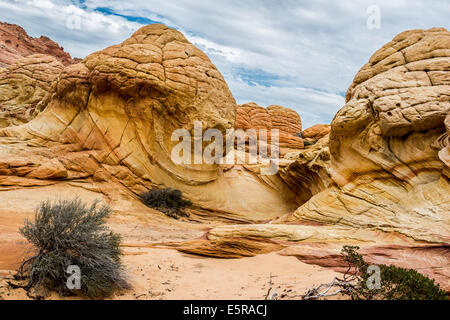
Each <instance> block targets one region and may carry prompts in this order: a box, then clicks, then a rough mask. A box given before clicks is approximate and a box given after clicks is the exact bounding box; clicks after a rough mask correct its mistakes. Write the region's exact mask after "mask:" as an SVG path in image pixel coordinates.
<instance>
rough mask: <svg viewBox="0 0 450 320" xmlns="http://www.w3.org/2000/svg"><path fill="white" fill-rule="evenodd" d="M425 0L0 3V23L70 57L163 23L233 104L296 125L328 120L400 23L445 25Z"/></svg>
mask: <svg viewBox="0 0 450 320" xmlns="http://www.w3.org/2000/svg"><path fill="white" fill-rule="evenodd" d="M449 17H450V6H449V5H448V3H446V1H442V0H439V1H433V0H431V1H430V0H420V1H419V0H417V1H414V0H413V1H406V0H378V1H377V0H369V1H365V0H362V1H361V0H360V1H354V0H353V1H350V0H349V1H347V0H339V1H337V0H336V1H331V0H329V1H324V0H302V1H300V0H297V1H294V0H277V1H275V0H227V1H211V0H158V1H156V0H130V1H123V0H121V1H120V0H0V21H6V22H9V23H15V24H18V25H20V26H22V27H23V28H24V29H25V30H26V31H27V32H28V34H29V35H31V36H33V37H39V36H40V35H46V36H48V37H50V38H51V39H53V40H55V41H56V42H58V43H59V44H60V45H61V46H63V47H64V48H65V50H66V51H67V52H69V53H70V54H71V55H72V56H74V57H80V58H83V57H85V56H87V55H88V54H90V53H92V52H95V51H98V50H101V49H103V48H105V47H107V46H110V45H113V44H118V43H120V42H122V41H123V40H125V39H127V38H128V37H130V35H131V34H132V33H133V32H134V31H136V30H137V29H139V28H140V27H142V26H143V25H146V24H151V23H164V24H166V25H167V26H169V27H172V28H175V29H177V30H179V31H181V32H182V33H184V34H185V36H186V37H187V38H188V39H189V40H190V41H191V42H192V43H194V44H195V45H196V46H197V47H199V48H200V49H202V50H203V51H204V52H205V53H206V54H207V55H208V56H209V57H210V59H211V60H212V62H213V63H214V64H215V65H216V66H217V68H218V69H219V70H220V71H221V72H222V74H223V75H224V77H225V80H226V81H227V83H228V86H229V87H230V90H231V92H232V93H233V95H234V97H235V99H236V101H237V103H239V104H242V103H246V102H251V101H253V102H256V103H258V104H259V105H262V106H268V105H272V104H278V105H282V106H285V107H289V108H292V109H294V110H296V111H297V112H298V113H299V114H300V116H301V117H302V121H303V127H304V128H307V127H309V126H311V125H314V124H317V123H330V122H331V120H332V118H333V116H334V115H335V114H336V112H337V111H338V110H339V109H340V108H341V107H342V106H343V105H344V103H345V99H344V96H345V92H346V90H347V88H348V87H349V86H350V84H351V83H352V80H353V78H354V76H355V74H356V73H357V72H358V70H359V69H360V68H361V67H362V66H363V65H364V64H365V63H366V62H367V61H368V60H369V58H370V56H371V55H372V54H373V53H374V52H375V51H376V50H378V49H379V48H380V47H381V46H383V45H384V44H385V43H387V42H389V41H391V40H392V38H393V37H395V35H397V34H398V33H400V32H402V31H405V30H409V29H428V28H432V27H444V28H447V29H450V19H449Z"/></svg>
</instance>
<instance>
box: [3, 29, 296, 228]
mask: <svg viewBox="0 0 450 320" xmlns="http://www.w3.org/2000/svg"><path fill="white" fill-rule="evenodd" d="M43 107H45V110H44V111H43V112H42V113H40V114H39V115H38V116H37V117H36V118H35V119H33V120H32V121H31V122H29V123H28V124H26V125H22V126H18V127H10V128H5V129H3V130H2V131H0V135H2V136H4V137H9V138H8V139H9V140H8V141H10V140H11V139H18V140H19V141H29V142H27V144H28V145H32V146H33V148H24V149H19V148H18V149H15V148H9V147H8V148H3V149H2V148H0V157H2V158H3V160H2V161H3V162H4V166H6V167H8V168H12V167H14V170H9V169H8V171H7V176H6V177H4V179H3V182H2V184H3V185H14V184H19V185H42V184H48V183H55V181H54V179H63V180H72V181H73V180H77V183H81V184H84V185H85V187H88V188H90V189H96V190H98V191H99V192H102V193H108V190H110V192H114V190H115V188H114V187H113V186H114V185H117V188H125V189H126V190H128V191H129V192H131V196H133V197H136V195H137V194H139V193H141V192H143V191H145V190H147V189H149V188H151V187H155V186H159V187H164V186H165V187H172V188H176V189H179V190H181V191H183V193H184V194H185V196H186V197H187V198H189V199H190V200H192V201H193V202H194V204H195V205H197V206H200V207H201V208H206V209H209V210H217V211H220V212H226V213H227V214H230V215H237V216H241V217H242V216H243V217H248V218H250V219H261V220H263V219H267V218H271V217H275V216H277V215H279V214H283V213H288V212H290V211H292V210H293V209H294V208H295V204H296V203H295V202H294V201H295V200H294V197H293V195H292V194H291V192H290V191H289V190H288V188H287V186H285V184H284V183H283V182H282V180H281V179H279V178H278V177H276V176H274V177H267V178H261V177H260V176H259V168H251V169H248V168H246V167H245V166H240V165H239V166H232V167H231V168H230V167H229V166H226V167H223V166H220V165H217V164H205V163H203V164H186V163H182V164H179V163H175V162H174V161H173V160H172V158H171V152H172V150H173V148H174V147H175V146H176V145H178V144H179V141H172V134H173V133H174V131H175V130H185V132H189V133H190V134H191V136H192V137H193V135H194V123H195V122H196V121H199V122H201V123H202V126H203V130H204V131H205V130H207V129H210V128H214V129H218V130H220V131H221V132H222V133H223V139H224V141H225V134H226V131H227V129H232V128H233V127H234V122H235V119H236V108H237V106H236V103H235V100H234V98H233V96H232V94H231V92H230V91H229V89H228V86H227V84H226V83H225V81H224V79H223V77H222V75H221V74H220V72H219V71H218V70H217V69H216V67H215V66H214V65H213V64H212V63H211V61H210V60H209V58H208V57H207V56H206V55H205V54H204V53H203V52H202V51H200V50H199V49H198V48H196V47H195V46H194V45H192V44H191V43H190V42H189V41H187V40H186V38H185V37H184V36H183V35H182V34H181V33H179V32H178V31H176V30H173V29H170V28H168V27H166V26H163V25H159V24H153V25H150V26H146V27H143V28H141V29H140V30H138V31H137V32H136V33H134V34H133V35H132V37H131V38H130V39H128V40H126V41H124V42H123V43H121V44H119V45H115V46H111V47H109V48H106V49H104V50H102V51H99V52H96V53H93V54H91V55H89V56H88V57H86V58H85V59H84V60H83V61H82V62H81V63H79V64H75V65H71V66H68V67H66V68H65V69H64V70H63V71H62V73H61V74H60V75H59V77H58V79H57V80H56V81H55V83H54V86H53V87H52V89H51V91H50V93H49V95H48V96H47V97H46V99H44V101H43ZM192 151H194V148H192ZM8 159H14V161H16V162H18V163H15V164H14V165H11V164H8V161H9V160H8ZM19 159H20V160H19ZM191 159H193V158H191ZM11 161H12V160H11ZM255 170H256V171H255ZM80 179H82V180H80ZM261 199H264V201H261Z"/></svg>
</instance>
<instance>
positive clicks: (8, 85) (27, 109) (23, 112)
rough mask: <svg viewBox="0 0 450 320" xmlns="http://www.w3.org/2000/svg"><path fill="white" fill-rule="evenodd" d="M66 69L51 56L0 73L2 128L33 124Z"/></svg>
mask: <svg viewBox="0 0 450 320" xmlns="http://www.w3.org/2000/svg"><path fill="white" fill-rule="evenodd" d="M63 68H64V66H63V65H62V64H61V63H60V62H59V61H58V60H56V58H54V57H52V56H48V55H43V54H34V55H30V56H28V57H26V58H22V59H20V60H18V61H16V62H15V63H13V64H12V65H11V66H9V67H8V68H6V69H4V71H2V72H0V110H1V113H0V127H7V126H9V125H19V124H23V123H26V122H28V121H30V120H31V119H32V118H33V116H34V114H35V111H40V110H36V107H37V105H38V104H39V103H40V102H41V100H42V99H43V98H44V96H45V95H46V94H47V93H48V92H49V91H50V87H51V84H52V82H53V81H54V80H55V79H56V77H57V76H58V75H59V73H60V72H61V71H62V69H63Z"/></svg>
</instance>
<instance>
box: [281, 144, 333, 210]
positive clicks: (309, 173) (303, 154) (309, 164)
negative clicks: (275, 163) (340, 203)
mask: <svg viewBox="0 0 450 320" xmlns="http://www.w3.org/2000/svg"><path fill="white" fill-rule="evenodd" d="M328 144H329V136H328V135H325V136H324V137H322V138H321V139H319V140H318V141H316V142H315V143H313V144H312V145H309V146H306V147H305V149H302V150H298V151H294V152H291V153H288V154H286V155H285V157H284V159H283V160H282V161H281V163H282V164H284V165H281V167H282V168H281V169H280V172H279V175H280V177H281V179H283V181H284V182H285V183H286V184H287V185H288V186H289V187H290V188H291V190H293V191H294V192H295V194H296V200H297V203H298V204H304V203H305V202H306V201H308V200H309V199H311V197H312V196H313V195H316V194H318V193H320V192H322V191H323V190H325V189H326V188H327V187H328V186H329V185H330V183H331V176H330V171H329V167H330V159H331V157H330V149H329V147H328Z"/></svg>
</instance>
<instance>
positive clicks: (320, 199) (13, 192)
mask: <svg viewBox="0 0 450 320" xmlns="http://www.w3.org/2000/svg"><path fill="white" fill-rule="evenodd" d="M29 59H34V58H33V57H30V58H29ZM49 63H50V62H49ZM40 64H41V63H38V64H37V66H39V65H40ZM51 64H52V65H55V68H56V69H57V67H56V64H54V63H53V62H51ZM29 65H30V66H32V65H34V64H33V63H32V64H29ZM42 65H44V64H42ZM23 69H24V67H23ZM25 69H26V68H25ZM9 70H11V67H10V68H9V69H7V73H9V74H10V71H9ZM17 70H19V69H17ZM26 70H28V69H26ZM40 70H41V69H40ZM449 72H450V33H449V32H448V31H446V30H445V29H431V30H428V31H423V30H413V31H407V32H404V33H401V34H400V35H398V36H397V37H396V38H394V40H393V41H392V42H391V43H389V44H387V45H386V46H384V47H383V48H382V49H380V50H379V51H378V52H376V53H375V55H374V56H373V57H372V58H371V59H370V61H369V63H368V64H367V65H366V66H364V67H363V68H362V69H361V71H360V72H359V73H358V74H357V75H356V77H355V80H354V83H353V84H352V85H351V87H350V88H349V91H348V93H347V104H346V105H345V106H344V107H343V108H342V110H341V111H339V113H338V114H337V115H336V117H335V119H334V121H333V123H332V125H331V132H330V133H328V132H327V131H328V130H329V128H328V127H327V126H326V125H319V126H314V127H312V128H308V129H307V130H304V131H303V132H302V127H301V120H300V117H299V116H298V115H297V114H296V113H295V112H293V111H292V110H289V109H286V108H283V107H279V106H270V107H268V108H262V107H259V106H257V105H256V104H246V105H242V106H240V107H238V106H237V105H236V103H235V100H234V98H233V96H232V94H231V93H230V91H229V89H228V86H227V84H226V83H225V81H224V79H223V77H222V75H221V74H220V72H219V71H218V70H217V69H216V67H215V66H214V65H213V64H212V63H211V61H210V60H209V59H208V57H207V56H206V55H205V54H204V53H202V52H201V51H200V50H199V49H197V48H196V47H195V46H193V45H192V44H191V43H189V42H188V41H187V40H186V38H185V37H184V36H183V35H182V34H181V33H179V32H178V31H175V30H173V29H170V28H168V27H166V26H163V25H159V24H155V25H150V26H146V27H143V28H141V29H140V30H138V31H137V32H136V33H135V34H133V35H132V36H131V38H129V39H127V40H125V41H124V42H123V43H121V44H119V45H115V46H111V47H109V48H106V49H104V50H102V51H99V52H96V53H93V54H91V55H90V56H88V57H86V58H85V59H84V60H83V61H82V62H81V63H79V64H74V65H70V66H68V67H66V68H65V69H64V70H63V71H62V72H61V73H60V74H59V75H58V77H57V79H56V80H55V82H53V85H52V86H51V88H50V89H46V90H48V94H47V95H46V96H45V97H44V98H43V99H42V100H41V102H40V104H41V105H40V107H41V108H42V110H43V111H42V112H41V113H39V114H38V115H37V116H36V117H35V118H34V119H32V120H31V121H30V122H28V123H26V124H22V125H19V126H10V127H6V128H2V129H0V193H1V195H2V196H3V198H4V199H6V200H5V201H3V202H4V203H3V204H2V207H1V210H0V217H1V218H2V219H0V238H1V240H2V241H0V249H2V248H5V246H6V248H8V250H9V252H13V251H16V247H17V244H16V243H12V240H8V239H14V240H15V241H16V240H17V238H18V234H17V230H16V229H17V228H12V227H10V225H8V221H11V220H13V219H12V218H11V216H12V214H13V213H14V214H16V215H17V213H16V212H17V211H20V210H18V209H21V208H22V207H24V206H26V210H28V211H30V212H32V210H33V209H34V207H35V204H36V202H37V200H42V194H52V195H59V194H61V195H65V196H67V195H72V194H75V193H76V192H75V191H77V192H79V193H81V195H82V196H83V197H87V198H89V199H92V198H95V197H96V196H97V195H98V196H99V197H100V198H101V199H104V200H105V199H106V200H108V201H110V202H111V203H113V205H114V209H115V210H116V214H115V216H114V220H115V223H116V225H115V226H116V227H118V226H117V221H120V220H121V219H122V220H123V221H124V222H123V223H122V224H121V225H120V226H119V227H118V228H122V231H123V230H125V231H126V232H125V233H126V234H127V237H128V238H127V239H130V238H131V239H137V241H141V242H145V244H144V245H149V246H150V245H159V246H163V247H170V248H177V249H178V250H180V251H182V252H187V253H194V254H200V255H205V256H214V257H222V258H238V257H243V256H253V255H256V254H260V253H267V252H272V251H278V252H279V253H280V254H283V255H290V256H295V257H298V258H299V259H301V260H303V261H306V262H308V263H313V264H321V265H326V266H327V267H332V268H335V269H339V268H342V261H339V259H338V258H337V257H338V251H339V250H340V248H341V247H342V245H348V244H357V245H360V246H361V247H362V251H363V254H364V255H366V257H367V258H368V259H369V261H374V262H377V263H378V262H382V263H394V264H396V265H401V266H405V267H409V268H410V267H413V268H425V269H423V270H424V271H423V272H424V273H426V274H428V275H430V276H432V277H434V278H436V279H437V280H438V281H439V282H440V283H441V284H442V285H443V286H444V287H445V288H446V289H447V290H450V286H449V285H448V279H450V273H449V270H448V265H449V262H450V260H449V259H450V258H449V251H450V250H449V247H450V246H449V240H450V229H449V227H450V220H449V219H450V217H449V215H448V212H450V201H449V196H448V195H449V194H450V185H449V177H450V173H449V172H450V170H449V166H448V164H449V159H450V158H449V154H450V150H449V148H450V147H449V134H450V116H449V108H450V106H449V104H450V96H449V92H450V90H449V89H450V83H449V82H450V81H449V80H450V79H449ZM37 74H40V72H37ZM32 78H34V76H32ZM28 80H29V79H28V78H26V80H21V83H22V82H24V83H26V82H25V81H28ZM47 83H48V82H47ZM46 88H48V87H46ZM13 89H14V88H13ZM16 89H17V88H16ZM16 89H14V90H16ZM7 90H8V92H9V91H10V89H7ZM14 90H13V91H12V92H14ZM17 90H18V89H17ZM20 90H22V89H20ZM20 90H18V92H22V91H23V92H27V91H26V90H22V91H20ZM43 91H45V90H43ZM39 92H41V91H39ZM42 96H43V95H42V94H40V93H39V97H42ZM16 97H18V98H16ZM36 97H37V96H36ZM26 99H31V100H26ZM26 99H25V100H24V98H23V97H22V96H21V95H20V94H17V95H16V96H14V97H13V98H10V99H9V100H8V101H12V102H11V105H17V104H19V103H22V102H21V101H33V103H34V101H35V100H33V98H32V97H31V98H30V97H29V96H27V97H26ZM39 99H40V98H39ZM37 100H38V98H36V101H37ZM30 103H31V102H30ZM195 121H200V122H202V125H203V130H206V129H209V128H216V129H219V130H220V131H221V132H222V133H223V134H224V135H223V136H222V139H223V140H224V142H225V138H226V137H225V133H226V131H227V129H231V128H234V127H236V128H242V129H249V128H255V129H257V128H263V129H270V128H276V129H279V130H280V132H281V135H280V142H281V144H282V148H284V149H286V150H285V152H284V153H283V154H282V157H281V159H280V161H279V166H280V171H279V173H278V174H276V175H270V176H265V175H263V174H262V173H261V169H262V167H263V165H264V164H262V163H256V164H246V163H244V164H207V163H203V164H186V163H184V164H180V163H176V162H174V160H173V159H172V158H171V153H172V151H173V149H174V147H175V146H177V145H178V142H179V141H172V133H173V132H174V131H175V130H178V129H183V130H184V134H185V135H186V136H187V135H188V134H190V135H191V136H193V131H194V122H195ZM301 132H302V135H303V137H305V139H303V138H301V137H300V136H298V133H301ZM306 139H310V140H311V141H313V143H310V144H304V141H310V140H306ZM316 140H317V141H316ZM204 143H205V142H204ZM204 146H205V145H204ZM245 153H246V152H245V150H244V151H242V152H240V151H239V152H237V153H236V157H241V156H244V157H245ZM189 155H190V156H191V157H192V154H189ZM152 187H172V188H176V189H179V190H181V191H183V194H184V195H185V196H186V197H187V198H189V199H190V200H191V201H193V203H194V207H193V208H191V209H190V210H192V212H193V213H195V212H198V213H197V214H198V215H199V216H200V215H203V217H201V218H198V216H197V217H195V219H198V220H195V221H196V222H197V223H191V224H189V225H187V222H186V224H184V222H173V221H171V220H169V219H168V218H166V217H165V216H163V215H162V214H160V215H158V213H157V212H155V211H154V210H152V209H149V208H146V207H145V206H144V205H143V204H142V203H140V202H139V200H137V195H138V194H139V193H140V192H142V191H144V190H147V189H149V188H152ZM21 199H27V200H26V201H22V202H21V201H20V200H21ZM25 204H26V205H25ZM300 205H301V206H300ZM299 206H300V207H299ZM10 207H12V208H10ZM19 207H20V208H19ZM295 209H297V210H296V211H295ZM21 210H22V211H23V210H25V209H23V208H22V209H21ZM294 211H295V212H294ZM20 214H24V213H23V212H22V213H20ZM207 216H213V217H217V219H216V220H213V219H210V220H208V219H206V218H204V217H207ZM203 218H204V220H207V222H208V223H207V224H200V223H198V222H203V221H204V220H202V219H203ZM142 221H145V224H146V226H147V224H149V223H151V224H152V232H153V233H152V234H151V235H149V234H148V233H143V234H144V235H145V236H142V235H141V236H140V237H141V238H139V237H138V236H135V235H134V230H136V229H138V230H139V228H141V229H142V228H143V227H142V225H141V223H142ZM155 221H156V222H155ZM211 221H213V222H211ZM217 221H221V222H222V225H217ZM224 221H225V222H226V224H225V223H224ZM230 222H233V223H239V224H233V225H231V224H229V223H230ZM14 223H15V224H14V226H17V223H16V222H14ZM174 230H176V231H174ZM180 230H181V231H180ZM171 232H172V233H176V237H175V236H173V235H172V234H170V233H171ZM202 234H203V236H202ZM174 238H176V239H174ZM168 239H169V240H170V243H168V242H167V241H166V240H168ZM172 240H173V241H174V242H172ZM165 241H166V242H165ZM148 242H152V243H151V244H148ZM155 242H158V243H157V244H155ZM5 244H6V245H5ZM140 245H143V244H142V243H141V244H140ZM2 246H3V247H2ZM131 246H132V244H131ZM0 260H1V259H0ZM0 262H2V261H0ZM7 262H8V261H7ZM10 262H11V261H9V262H8V263H10Z"/></svg>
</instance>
